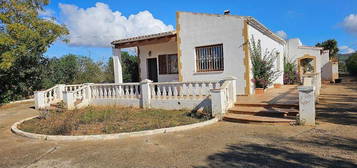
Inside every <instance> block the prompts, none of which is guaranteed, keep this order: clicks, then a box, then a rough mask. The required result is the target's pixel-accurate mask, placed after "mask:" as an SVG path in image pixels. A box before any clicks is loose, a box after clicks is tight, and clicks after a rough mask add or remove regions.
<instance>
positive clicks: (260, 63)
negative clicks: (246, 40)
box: [250, 36, 280, 89]
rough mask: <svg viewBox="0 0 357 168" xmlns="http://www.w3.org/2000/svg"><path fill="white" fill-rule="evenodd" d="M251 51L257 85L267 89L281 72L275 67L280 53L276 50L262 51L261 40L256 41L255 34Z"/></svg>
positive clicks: (254, 79) (254, 80)
mask: <svg viewBox="0 0 357 168" xmlns="http://www.w3.org/2000/svg"><path fill="white" fill-rule="evenodd" d="M250 53H251V61H252V66H253V69H252V70H253V82H254V84H255V87H256V88H264V89H265V88H267V87H268V86H270V85H271V84H273V82H274V81H275V80H276V79H277V78H278V77H279V74H280V72H279V71H278V70H275V69H274V62H275V60H276V58H277V56H278V53H277V52H276V51H275V50H272V51H268V50H265V52H264V53H262V49H261V45H260V40H258V42H257V43H256V42H255V40H254V37H253V36H252V40H251V42H250Z"/></svg>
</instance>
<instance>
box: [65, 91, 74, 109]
mask: <svg viewBox="0 0 357 168" xmlns="http://www.w3.org/2000/svg"><path fill="white" fill-rule="evenodd" d="M63 102H64V103H65V107H66V109H68V110H73V109H74V108H75V106H74V95H73V92H67V91H65V92H63Z"/></svg>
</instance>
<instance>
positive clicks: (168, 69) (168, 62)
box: [159, 54, 178, 74]
mask: <svg viewBox="0 0 357 168" xmlns="http://www.w3.org/2000/svg"><path fill="white" fill-rule="evenodd" d="M159 74H178V68H177V54H168V55H159Z"/></svg>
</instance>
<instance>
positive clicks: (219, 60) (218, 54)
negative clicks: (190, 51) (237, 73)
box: [196, 44, 224, 72]
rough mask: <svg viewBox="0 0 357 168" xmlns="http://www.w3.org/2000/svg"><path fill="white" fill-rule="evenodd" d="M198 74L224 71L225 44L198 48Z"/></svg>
mask: <svg viewBox="0 0 357 168" xmlns="http://www.w3.org/2000/svg"><path fill="white" fill-rule="evenodd" d="M196 68H197V72H209V71H223V70H224V59H223V44H218V45H211V46H203V47H196Z"/></svg>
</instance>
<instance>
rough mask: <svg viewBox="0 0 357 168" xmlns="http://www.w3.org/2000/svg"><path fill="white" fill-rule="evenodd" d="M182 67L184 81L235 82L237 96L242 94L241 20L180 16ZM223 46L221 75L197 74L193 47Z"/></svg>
mask: <svg viewBox="0 0 357 168" xmlns="http://www.w3.org/2000/svg"><path fill="white" fill-rule="evenodd" d="M177 24H178V25H179V27H180V30H179V38H180V39H181V43H180V49H181V63H182V71H181V73H182V80H183V81H200V80H220V79H223V78H225V77H228V76H234V77H236V78H237V94H245V93H244V88H245V84H246V82H245V80H244V72H245V67H244V63H243V58H244V53H243V46H242V45H243V35H242V29H243V18H241V17H239V16H223V15H208V14H197V13H189V12H180V13H179V17H178V20H177ZM214 44H223V56H224V71H222V72H196V61H195V59H196V53H195V47H199V46H206V45H214Z"/></svg>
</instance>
